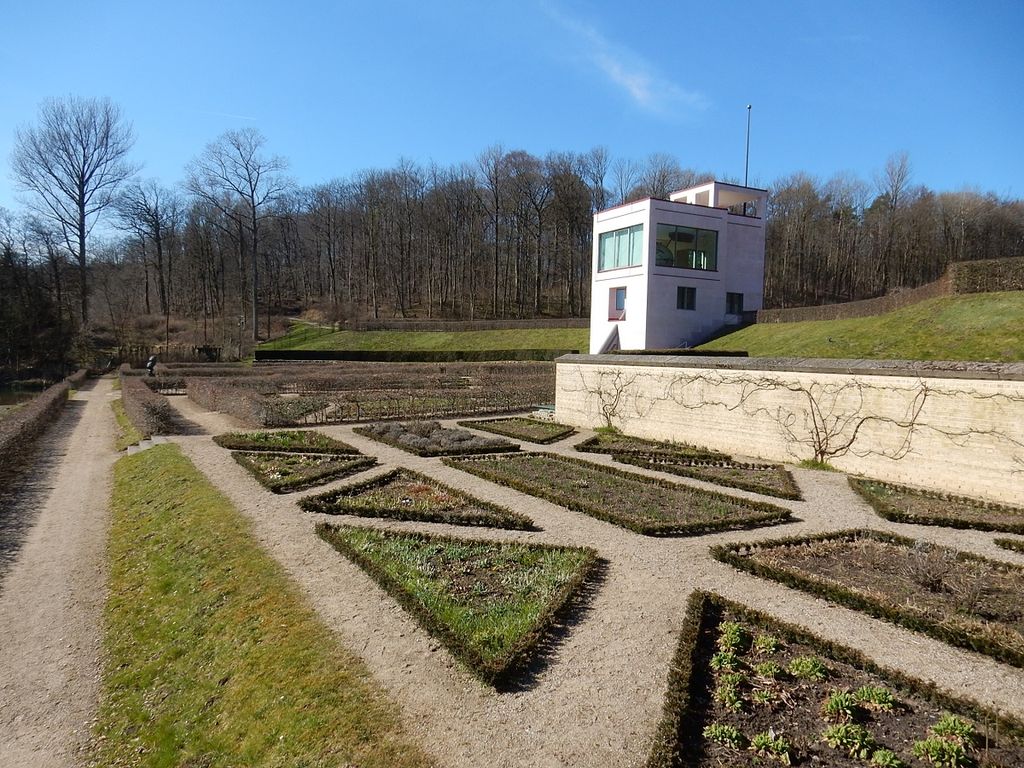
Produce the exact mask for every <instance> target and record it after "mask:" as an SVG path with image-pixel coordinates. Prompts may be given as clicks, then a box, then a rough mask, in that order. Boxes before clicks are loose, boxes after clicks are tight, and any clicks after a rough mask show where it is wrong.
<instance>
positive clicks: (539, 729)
mask: <svg viewBox="0 0 1024 768" xmlns="http://www.w3.org/2000/svg"><path fill="white" fill-rule="evenodd" d="M172 402H173V403H174V404H175V405H176V406H178V407H179V409H180V410H181V411H182V413H183V415H184V416H186V417H187V418H189V419H190V420H191V421H193V422H195V423H197V424H200V425H202V426H203V427H204V428H205V429H206V430H208V431H209V432H211V433H216V432H220V431H227V430H229V429H234V428H236V425H234V424H231V423H228V421H227V420H225V419H222V418H221V416H220V415H218V414H211V413H208V412H205V411H203V410H202V409H201V408H199V407H198V406H196V405H195V404H194V403H192V402H191V401H190V400H187V399H184V398H174V399H173V400H172ZM321 431H323V432H325V433H327V434H329V435H331V436H333V437H336V438H339V439H341V440H344V441H346V442H349V443H350V444H352V445H355V446H356V447H358V448H359V449H360V450H362V451H363V452H365V453H368V454H371V455H375V456H377V457H378V460H379V461H380V462H381V466H380V468H378V469H375V470H373V471H372V472H373V473H376V472H383V471H386V470H387V469H389V468H392V467H396V466H402V467H408V468H410V469H415V470H417V471H419V472H422V473H424V474H427V475H430V476H432V477H434V478H436V479H438V480H440V481H442V482H445V483H447V484H449V485H451V486H454V487H456V488H460V489H463V490H466V491H469V492H471V493H473V494H474V495H476V496H478V497H480V498H483V499H487V500H489V501H492V502H495V503H498V504H502V505H504V506H507V507H508V508H510V509H512V510H514V511H516V512H520V513H523V514H526V515H528V516H529V517H531V518H532V519H533V520H534V521H535V522H536V523H537V524H538V525H539V526H540V527H541V528H542V529H543V530H541V531H539V532H519V531H497V530H488V529H480V528H463V527H458V526H446V525H431V524H421V523H399V522H382V521H372V522H371V521H367V520H365V519H360V518H339V517H329V516H318V515H310V514H307V513H304V512H302V511H301V510H299V509H298V507H297V506H296V504H295V501H296V499H297V498H298V497H299V496H301V495H303V494H301V493H300V494H292V495H287V496H278V495H274V494H271V493H269V492H267V491H265V490H263V489H262V488H261V487H260V486H259V485H258V484H257V482H256V481H255V480H254V479H252V478H251V477H250V476H249V475H248V473H246V472H245V470H243V469H242V468H241V467H240V466H238V465H237V464H236V463H235V462H234V461H233V460H232V459H231V457H230V454H229V452H228V451H225V450H223V449H221V448H218V447H217V446H216V445H215V444H214V443H213V442H212V441H211V440H210V439H209V438H208V437H198V436H192V437H181V438H176V440H177V441H178V442H179V443H180V444H181V445H182V446H183V448H184V450H185V451H186V453H187V454H188V455H189V457H190V458H191V459H192V460H193V461H194V462H195V464H196V465H197V466H198V467H199V469H200V470H202V471H203V472H204V473H205V474H206V475H207V476H208V477H209V478H210V479H211V480H212V481H213V482H214V483H215V484H216V485H218V486H219V487H220V488H221V489H222V490H223V491H224V492H225V493H226V494H227V495H228V497H229V498H230V499H231V500H232V501H233V502H234V503H235V504H236V505H237V506H238V508H239V509H240V510H241V511H242V512H243V513H244V514H245V515H246V516H247V517H248V518H250V519H251V521H252V523H253V526H254V532H255V535H256V536H257V538H258V539H259V540H260V541H261V543H262V544H263V545H264V546H265V547H266V549H267V550H268V551H269V552H270V553H271V554H272V555H273V556H274V557H275V558H276V559H277V560H278V561H279V562H280V563H281V564H282V565H283V566H284V567H285V569H286V570H287V571H288V572H289V574H290V575H291V576H292V577H293V578H294V579H295V580H296V581H297V582H298V583H299V584H300V585H301V586H302V588H303V589H304V591H305V593H306V595H307V596H308V598H309V600H310V601H311V603H312V604H313V606H314V607H315V608H316V610H317V611H318V612H319V613H320V615H321V616H322V618H323V619H324V620H325V621H326V622H327V624H328V625H329V626H330V627H331V628H332V629H333V630H334V631H336V632H337V633H338V635H339V636H340V638H341V640H342V642H343V643H344V644H345V645H346V646H347V647H349V648H351V649H352V650H354V651H355V652H357V653H358V654H360V655H361V656H362V658H363V659H364V661H365V662H366V663H367V665H368V666H369V668H370V669H371V671H372V672H373V674H374V675H375V677H376V678H377V679H378V680H379V681H380V682H381V683H382V684H383V685H384V686H385V688H386V689H387V690H388V691H389V692H390V694H391V695H392V696H393V697H394V698H395V699H396V700H397V701H398V702H399V703H400V704H401V706H402V708H403V711H404V714H405V717H406V721H407V726H408V727H409V728H410V730H411V731H412V732H413V733H414V734H416V735H417V736H418V737H419V740H420V742H421V743H422V745H423V746H424V747H425V748H426V749H427V750H429V751H430V752H432V753H433V755H434V756H435V757H436V759H437V761H438V763H439V764H441V765H444V766H480V765H487V766H521V765H531V766H563V765H572V766H637V765H642V764H643V762H644V760H645V759H646V756H647V752H648V749H649V745H650V740H651V738H652V735H653V731H654V728H655V725H656V724H657V721H658V719H659V717H660V713H661V708H662V704H663V698H664V693H665V685H666V675H667V671H668V664H669V661H670V659H671V656H672V654H673V653H674V651H675V647H676V643H677V639H678V634H677V633H678V630H679V627H680V625H681V622H682V618H683V614H684V612H685V605H686V600H687V598H688V596H689V594H690V593H691V591H692V590H693V589H695V588H704V589H708V590H713V591H715V592H717V593H719V594H722V595H724V596H725V597H728V598H730V599H733V600H735V601H737V602H740V603H744V604H747V605H749V606H751V607H754V608H757V609H761V610H767V611H769V612H771V613H773V614H774V615H776V616H778V617H779V618H781V619H783V620H785V621H789V622H792V623H794V624H798V625H802V626H804V627H807V628H809V629H811V630H812V631H814V632H816V633H817V634H819V635H821V636H823V637H825V638H828V639H830V640H834V641H838V642H841V643H844V644H846V645H849V646H852V647H854V648H857V649H859V650H861V651H863V652H864V653H866V654H868V655H869V656H871V657H873V658H874V659H876V660H877V661H879V662H880V663H882V664H883V665H886V666H890V667H894V668H897V669H899V670H902V671H904V672H906V673H908V674H910V675H913V676H915V677H919V678H921V679H924V680H929V681H933V682H935V683H936V684H938V685H939V686H941V687H942V688H944V689H947V690H949V691H951V692H953V693H956V694H959V695H964V696H968V697H973V698H975V699H977V700H978V701H980V702H981V703H983V704H985V705H988V706H990V707H993V708H995V709H998V710H1001V711H1003V712H1005V713H1010V714H1013V715H1016V716H1017V717H1021V718H1024V670H1018V669H1013V668H1011V667H1007V666H1005V665H1000V664H998V663H996V662H993V661H990V660H989V659H987V658H986V657H984V656H981V655H978V654H974V653H970V652H967V651H961V650H958V649H955V648H952V647H950V646H947V645H945V644H943V643H940V642H937V641H934V640H931V639H929V638H926V637H924V636H922V635H917V634H914V633H912V632H908V631H905V630H902V629H899V628H897V627H894V626H892V625H890V624H887V623H885V622H881V621H877V620H874V619H871V618H868V617H866V616H864V615H862V614H859V613H857V612H854V611H850V610H847V609H845V608H841V607H838V606H833V605H830V604H829V603H827V602H825V601H822V600H818V599H816V598H814V597H811V596H809V595H806V594H804V593H801V592H797V591H794V590H791V589H788V588H786V587H783V586H781V585H778V584H775V583H773V582H770V581H766V580H762V579H758V578H755V577H753V576H749V575H746V574H742V573H738V572H736V571H735V570H733V569H732V568H730V567H729V566H726V565H724V564H722V563H719V562H717V561H715V560H713V559H712V558H711V557H710V555H709V554H708V548H709V547H710V546H712V545H714V544H718V543H723V542H735V541H756V540H760V539H766V538H773V537H778V536H789V535H795V534H804V533H811V532H817V531H826V530H837V529H843V528H850V527H869V526H870V527H873V528H877V529H882V530H893V531H899V532H900V533H903V534H904V535H908V536H917V537H919V538H925V539H928V540H931V541H936V542H939V543H942V544H948V545H954V546H957V547H959V548H961V549H970V550H973V551H976V552H979V553H981V554H984V555H986V556H989V557H993V558H997V559H1003V560H1010V561H1014V562H1019V563H1024V557H1021V556H1018V555H1013V554H1011V553H1008V552H1006V551H1005V550H1002V549H999V548H997V547H995V545H993V544H992V539H993V535H991V534H981V533H975V532H968V531H953V530H949V529H940V528H934V527H921V526H907V525H899V524H894V523H888V522H886V521H884V520H882V519H880V518H878V517H877V516H876V515H875V514H874V513H873V512H872V511H871V509H870V507H868V505H867V504H865V503H864V502H863V501H861V500H860V498H859V497H857V496H856V495H855V494H854V493H853V491H851V490H850V489H849V487H848V486H847V484H846V478H845V476H844V475H841V474H838V473H836V474H833V473H827V472H811V471H805V470H800V469H795V470H793V472H794V475H795V477H796V480H797V482H798V484H799V485H800V487H801V489H802V490H803V493H804V495H805V498H806V500H805V501H802V502H794V501H782V500H777V499H769V500H770V501H772V502H773V503H777V504H779V505H781V506H786V507H789V508H790V509H792V510H793V511H794V514H795V516H796V517H797V518H798V522H794V523H791V524H787V525H784V526H777V527H773V528H762V529H759V530H754V531H740V532H729V533H721V534H715V535H709V536H700V537H695V538H675V539H657V538H650V537H645V536H641V535H638V534H634V533H632V532H629V531H626V530H624V529H621V528H618V527H616V526H613V525H611V524H608V523H604V522H601V521H598V520H595V519H593V518H590V517H588V516H586V515H583V514H579V513H575V512H571V511H568V510H566V509H564V508H562V507H559V506H556V505H554V504H551V503H548V502H545V501H542V500H540V499H536V498H534V497H532V496H528V495H525V494H522V493H519V492H517V491H514V490H511V489H508V488H504V487H502V486H498V485H494V484H491V483H488V482H486V481H483V480H481V479H479V478H476V477H474V476H472V475H469V474H467V473H464V472H461V471H459V470H456V469H452V468H449V467H446V466H444V465H443V464H442V463H441V461H440V459H436V458H419V457H416V456H413V455H411V454H408V453H405V452H404V451H401V450H398V449H395V448H391V447H389V446H386V445H383V444H381V443H377V442H375V441H372V440H368V439H366V438H363V437H360V436H358V435H355V434H353V433H352V431H351V428H350V427H326V428H322V429H321ZM588 436H589V434H582V435H577V436H574V437H572V438H570V439H568V440H565V441H562V442H561V443H557V444H555V445H553V446H546V447H544V448H540V449H539V450H545V451H550V452H555V453H564V454H567V455H575V456H579V455H580V454H578V453H577V452H575V451H574V450H573V449H572V444H573V443H575V442H579V441H580V440H582V439H584V438H586V437H588ZM524 449H532V447H531V446H530V445H529V444H524ZM585 458H586V459H587V460H590V461H594V462H597V463H605V464H612V463H613V462H612V461H611V459H610V458H609V457H606V456H602V455H596V454H587V455H586V456H585ZM618 466H621V465H618ZM626 468H627V469H629V470H631V471H636V472H638V473H640V474H650V475H652V476H658V477H663V478H665V479H669V480H672V481H675V482H680V483H684V484H689V485H695V486H699V487H706V488H713V489H716V490H721V489H720V488H718V487H717V486H712V485H709V484H707V483H702V482H700V481H689V480H685V479H681V478H679V477H676V476H673V475H665V474H661V473H658V472H653V471H647V470H642V469H639V468H634V467H626ZM370 476H371V473H362V474H360V475H356V476H355V477H354V478H350V479H348V480H343V481H337V482H335V483H332V484H330V485H328V486H325V488H329V487H337V486H340V485H344V484H345V483H346V482H356V481H360V480H363V479H365V478H367V477H370ZM317 490H320V489H317ZM726 492H728V493H732V494H734V495H737V496H746V497H749V498H761V499H762V500H763V499H764V497H759V496H757V495H756V494H750V493H744V492H742V491H733V490H731V489H727V491H726ZM318 518H322V519H329V520H334V521H347V522H351V523H353V524H355V525H373V526H375V527H381V528H393V529H401V530H419V531H436V532H443V533H448V534H453V535H457V536H463V537H466V538H487V539H501V540H514V541H533V542H546V543H554V544H569V545H586V546H591V547H594V548H595V549H596V550H597V551H598V552H599V554H600V555H601V556H602V557H603V558H605V559H606V560H607V561H608V568H607V573H606V575H605V578H604V580H603V582H602V583H601V584H600V585H599V587H598V588H597V589H596V590H595V592H594V594H593V596H592V598H591V600H590V601H589V603H588V605H587V607H586V608H585V609H584V610H583V612H582V615H581V616H580V617H578V620H577V621H575V622H574V623H573V624H572V626H571V627H569V629H568V631H567V633H566V636H565V637H564V638H563V639H562V640H561V641H560V642H559V643H558V644H557V646H556V647H555V649H554V651H553V654H552V657H551V659H550V662H549V664H548V665H547V666H546V667H544V668H543V669H542V670H541V671H540V672H539V674H538V675H537V679H536V680H535V681H534V683H533V685H532V686H531V687H529V688H528V689H526V690H523V691H517V692H513V693H502V694H499V693H496V692H495V691H493V690H492V689H490V688H488V687H486V686H484V685H482V684H480V683H479V682H477V681H476V680H475V679H474V678H473V677H472V676H471V675H470V674H469V673H467V672H466V671H464V670H463V669H462V668H461V667H459V665H458V664H457V663H456V662H455V661H454V660H453V658H452V657H451V656H450V655H449V654H448V652H447V651H446V650H445V649H443V648H441V647H440V646H439V644H438V643H437V641H435V640H434V639H433V638H432V637H431V636H430V635H429V634H428V633H427V632H425V631H424V630H422V629H420V628H419V627H418V625H417V624H416V623H415V622H414V621H413V620H412V619H411V617H410V616H409V615H408V614H407V613H406V612H405V611H404V610H403V609H401V608H400V607H399V606H398V605H397V604H396V603H395V602H394V601H393V600H392V599H391V598H390V597H388V596H387V595H386V593H384V592H383V591H382V590H381V589H380V588H379V587H377V586H376V584H375V583H374V582H373V581H372V580H371V579H370V578H369V577H367V576H366V575H365V574H364V573H363V571H362V570H360V569H359V568H358V567H356V566H354V565H352V564H351V563H350V562H349V561H348V560H346V559H345V558H344V557H342V556H340V555H338V554H337V553H336V552H335V551H334V550H333V549H331V548H330V547H329V546H328V545H327V544H325V543H324V542H322V541H320V539H318V538H317V537H316V535H315V534H314V533H313V523H314V521H315V520H316V519H318Z"/></svg>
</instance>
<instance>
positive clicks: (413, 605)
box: [316, 523, 603, 689]
mask: <svg viewBox="0 0 1024 768" xmlns="http://www.w3.org/2000/svg"><path fill="white" fill-rule="evenodd" d="M349 527H351V526H335V525H328V524H326V523H318V524H317V526H316V532H317V535H319V536H320V537H321V538H322V539H323V540H324V541H326V542H327V543H328V544H330V545H331V546H333V547H334V548H335V549H337V550H338V551H339V552H340V553H341V554H343V555H345V557H347V558H349V559H350V560H352V562H354V563H355V564H356V565H358V566H359V567H360V568H362V569H363V570H364V571H366V573H367V574H369V576H370V577H371V578H372V579H373V580H374V581H376V582H377V583H378V584H379V585H380V586H381V588H382V589H384V591H385V592H387V593H388V594H389V595H391V597H392V598H394V599H395V600H396V601H397V602H398V603H399V605H401V606H402V607H403V608H405V610H407V611H408V612H409V613H410V614H412V616H413V617H414V618H415V619H416V620H417V621H418V622H419V623H420V625H421V626H422V627H423V628H424V629H426V630H427V631H428V632H430V633H431V634H433V635H435V636H436V637H438V638H440V639H441V641H442V642H443V643H444V645H445V646H447V648H448V649H449V650H450V651H451V652H452V654H453V655H455V656H456V657H458V658H459V659H461V660H462V662H463V663H464V664H465V665H466V666H467V667H468V668H469V670H470V671H471V672H473V673H474V674H475V675H476V676H477V677H479V678H480V679H481V680H483V681H484V682H485V683H489V684H491V685H494V686H495V687H497V688H499V689H502V688H505V687H511V684H512V683H514V679H513V678H514V677H515V676H516V675H517V674H518V673H519V672H520V671H522V670H524V668H526V667H527V666H528V665H529V664H530V662H531V660H533V658H534V657H535V656H536V653H537V646H538V645H539V644H540V642H541V640H543V639H544V637H545V636H546V635H549V634H550V633H551V631H552V629H553V628H554V627H555V626H556V625H558V624H559V623H560V622H562V621H564V619H565V618H566V617H567V616H568V614H569V613H570V611H571V609H572V608H573V607H574V606H575V605H576V604H577V603H579V602H580V600H579V599H574V598H577V597H578V594H579V593H581V592H584V591H585V590H584V587H585V586H587V585H595V583H596V582H597V580H598V577H599V576H600V573H601V570H602V569H601V567H600V566H602V565H603V561H602V560H601V559H600V558H599V557H598V555H597V552H595V551H594V550H593V549H590V548H584V547H558V546H553V545H549V544H521V545H518V546H524V547H529V548H531V549H539V550H547V551H552V552H556V551H563V552H564V551H567V550H574V551H577V552H580V553H582V554H583V555H584V560H583V562H582V564H581V565H580V566H579V567H578V568H577V569H576V572H575V574H574V575H573V578H572V579H570V580H569V581H568V582H566V583H565V584H564V585H563V586H562V588H561V589H560V590H559V591H558V593H557V594H556V595H555V596H554V597H553V598H552V599H551V600H550V601H549V602H548V605H547V608H546V610H545V611H544V612H543V613H542V614H541V615H540V616H538V618H537V621H536V622H535V623H534V625H533V626H532V627H531V628H530V630H529V631H527V632H526V633H524V634H523V635H522V637H520V638H519V639H518V641H517V642H516V643H515V644H514V645H513V646H512V647H511V648H509V650H508V651H506V652H505V654H504V655H503V656H501V657H499V658H496V659H492V660H488V659H485V658H482V657H481V656H479V655H478V654H477V653H476V652H475V651H474V649H473V648H471V647H469V646H467V645H466V644H465V643H463V641H462V638H460V637H459V636H458V635H457V634H456V633H454V632H452V631H450V630H449V629H448V627H446V626H445V625H444V624H442V623H441V622H439V621H437V620H436V619H435V617H434V615H433V614H432V613H431V612H430V611H428V610H425V609H424V607H423V605H422V604H421V603H420V602H419V601H418V600H417V599H416V598H415V597H414V596H413V595H412V594H410V593H409V592H407V591H405V590H404V589H403V588H402V586H401V584H399V583H398V582H397V581H396V580H395V579H393V578H392V577H391V576H390V575H389V574H388V573H387V572H386V571H384V569H382V568H380V567H379V566H378V565H377V563H376V562H375V561H374V560H372V559H371V558H369V557H367V556H366V555H365V554H364V553H363V552H362V551H361V550H359V549H356V548H354V547H351V546H349V545H348V543H347V542H346V541H344V540H343V539H342V538H341V537H339V536H337V535H336V532H337V531H338V530H339V529H341V528H349ZM376 533H379V534H381V535H383V536H388V535H392V536H394V535H400V536H403V537H406V538H412V539H419V540H421V541H424V542H452V543H456V544H462V543H472V544H485V545H487V544H490V545H494V546H497V547H507V546H510V543H509V542H500V541H487V540H476V539H474V540H473V541H472V542H467V541H466V540H465V539H458V538H455V537H452V536H438V535H433V534H426V533H404V532H403V533H400V534H399V533H395V532H388V531H376Z"/></svg>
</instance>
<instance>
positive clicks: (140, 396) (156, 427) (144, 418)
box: [121, 376, 181, 437]
mask: <svg viewBox="0 0 1024 768" xmlns="http://www.w3.org/2000/svg"><path fill="white" fill-rule="evenodd" d="M121 403H122V404H123V405H124V412H125V413H126V414H127V415H128V418H129V420H131V422H132V424H133V425H134V426H135V428H136V429H137V430H138V431H139V432H140V433H142V435H143V436H144V437H150V436H152V435H174V434H179V433H180V432H181V429H180V428H179V427H178V422H177V418H176V414H175V412H174V409H173V408H172V407H171V404H170V403H168V402H167V398H166V397H164V396H163V395H158V394H157V393H155V392H154V391H153V390H152V389H150V388H149V387H148V386H146V383H145V381H143V380H142V379H140V378H138V377H136V376H122V377H121Z"/></svg>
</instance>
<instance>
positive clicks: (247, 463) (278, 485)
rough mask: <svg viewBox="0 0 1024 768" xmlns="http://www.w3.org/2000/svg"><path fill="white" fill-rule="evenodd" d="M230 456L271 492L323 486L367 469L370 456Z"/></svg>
mask: <svg viewBox="0 0 1024 768" xmlns="http://www.w3.org/2000/svg"><path fill="white" fill-rule="evenodd" d="M231 455H232V456H233V457H234V458H235V461H237V462H238V463H239V464H241V465H242V466H243V467H245V468H246V469H247V470H248V471H249V473H250V474H251V475H252V476H253V477H255V478H256V479H257V480H259V482H260V484H261V485H263V486H264V487H265V488H267V489H269V490H271V491H273V492H274V493H292V492H293V491H301V490H303V489H305V488H312V487H314V486H317V485H323V484H324V483H326V482H329V481H331V480H337V479H338V478H341V477H348V476H349V475H354V474H356V473H357V472H362V471H363V470H365V469H369V468H370V467H372V466H374V465H375V464H376V463H377V460H376V459H375V458H373V457H372V456H348V455H346V456H336V455H332V454H329V453H270V452H266V451H232V452H231Z"/></svg>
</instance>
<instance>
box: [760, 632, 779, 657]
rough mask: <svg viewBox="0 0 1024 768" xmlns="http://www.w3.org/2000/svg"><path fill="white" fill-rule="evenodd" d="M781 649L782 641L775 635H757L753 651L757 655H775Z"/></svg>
mask: <svg viewBox="0 0 1024 768" xmlns="http://www.w3.org/2000/svg"><path fill="white" fill-rule="evenodd" d="M781 648H782V641H781V640H779V638H777V637H776V636H775V635H758V636H757V639H755V640H754V650H755V651H757V652H758V653H763V654H769V653H775V652H776V651H778V650H779V649H781Z"/></svg>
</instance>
